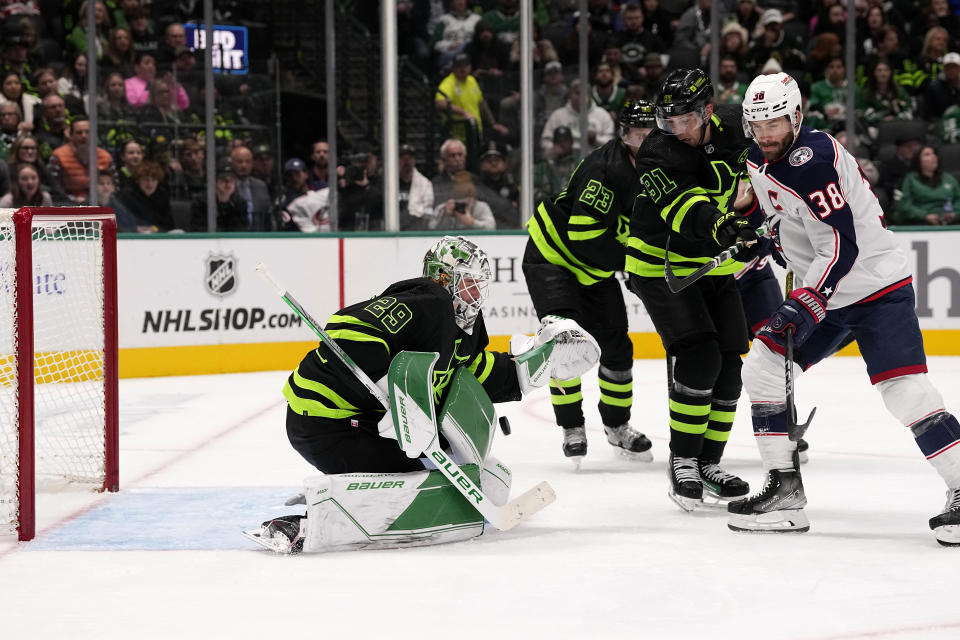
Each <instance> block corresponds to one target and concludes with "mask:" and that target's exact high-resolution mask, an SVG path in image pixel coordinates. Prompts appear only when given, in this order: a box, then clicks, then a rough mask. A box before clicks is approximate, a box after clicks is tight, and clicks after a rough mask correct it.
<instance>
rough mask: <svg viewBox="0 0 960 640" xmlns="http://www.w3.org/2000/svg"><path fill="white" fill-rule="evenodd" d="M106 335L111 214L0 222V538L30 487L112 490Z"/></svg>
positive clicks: (29, 532) (112, 303)
mask: <svg viewBox="0 0 960 640" xmlns="http://www.w3.org/2000/svg"><path fill="white" fill-rule="evenodd" d="M116 327H117V318H116V221H115V219H114V216H113V213H112V212H111V211H110V210H109V209H102V208H95V207H65V208H27V209H19V210H13V209H2V210H0V535H6V534H11V533H13V532H14V531H16V532H17V535H18V537H19V539H20V540H30V539H32V538H33V536H34V533H35V527H36V524H35V521H36V514H35V504H36V490H37V487H41V488H43V489H45V490H48V489H49V490H57V489H63V488H66V487H67V486H69V485H73V484H78V485H92V486H93V488H96V489H107V490H111V491H115V490H116V489H117V485H118V465H117V329H116Z"/></svg>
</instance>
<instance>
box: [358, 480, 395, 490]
mask: <svg viewBox="0 0 960 640" xmlns="http://www.w3.org/2000/svg"><path fill="white" fill-rule="evenodd" d="M404 482H405V480H387V481H386V482H351V483H350V484H348V485H347V491H363V490H364V489H399V488H401V487H403V483H404Z"/></svg>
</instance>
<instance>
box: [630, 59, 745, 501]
mask: <svg viewBox="0 0 960 640" xmlns="http://www.w3.org/2000/svg"><path fill="white" fill-rule="evenodd" d="M712 97H713V86H712V84H711V82H710V79H709V78H708V77H707V75H706V74H705V73H704V72H703V71H701V70H699V69H693V70H683V69H678V70H676V71H673V72H671V73H670V75H668V76H667V78H666V79H665V80H664V83H663V85H662V86H661V88H660V93H659V95H658V97H657V102H656V107H655V110H656V117H657V127H658V129H656V130H654V131H653V132H652V133H651V134H650V135H649V136H648V137H647V139H646V140H645V141H644V144H643V146H642V147H641V148H640V152H639V154H638V156H637V158H638V160H637V172H638V173H639V174H640V179H641V181H642V183H643V187H644V192H643V193H642V194H641V195H640V197H638V198H637V200H636V203H635V205H634V208H633V215H632V217H631V219H630V239H629V243H628V249H627V263H626V268H627V272H628V273H629V274H630V275H629V277H630V288H631V290H632V291H634V292H635V293H636V294H637V295H638V296H639V297H640V299H641V300H642V301H643V303H644V306H645V307H646V309H647V312H648V313H649V314H650V318H651V320H652V321H653V323H654V326H655V327H656V329H657V333H659V334H660V339H661V341H662V342H663V346H664V349H665V350H666V352H667V357H668V358H669V360H670V363H671V365H672V381H671V385H670V390H669V396H670V398H669V403H670V460H669V462H668V465H667V466H668V472H669V476H670V488H669V495H670V497H671V498H673V499H674V500H675V501H676V502H677V504H678V505H680V507H681V508H683V509H685V510H687V511H692V510H693V509H694V508H695V507H696V506H697V505H698V504H701V503H702V502H703V498H704V492H705V491H706V493H707V494H708V497H710V498H711V499H715V500H718V501H722V500H728V499H730V498H734V497H738V496H742V495H745V494H746V493H748V492H749V487H748V485H747V483H746V482H744V481H743V480H741V479H740V478H738V477H736V476H734V475H732V474H730V473H727V472H726V471H724V470H723V469H722V468H721V467H720V466H719V462H720V458H721V456H722V454H723V449H724V446H725V445H726V442H727V439H728V437H729V435H730V429H731V427H732V426H733V419H734V414H735V411H736V407H737V400H738V399H739V397H740V389H741V382H740V366H741V361H740V356H741V354H743V353H746V351H747V348H748V344H747V340H748V333H747V324H746V320H745V318H744V312H743V305H742V304H741V301H740V296H739V294H738V291H737V287H736V284H735V282H734V279H733V276H732V274H733V273H735V272H737V271H738V270H739V269H740V268H741V267H742V266H743V265H742V263H740V262H736V261H734V260H730V261H728V262H726V263H724V264H723V265H721V266H719V267H718V268H717V269H715V270H714V271H713V272H711V273H710V277H705V278H701V279H700V280H699V281H697V282H696V283H695V284H694V285H692V286H690V287H689V288H687V289H684V290H683V291H681V292H680V293H676V294H674V293H672V292H671V291H670V290H669V288H668V287H667V283H666V281H665V279H664V256H665V255H666V250H667V247H668V246H669V251H670V262H671V266H672V267H673V269H674V272H675V274H676V275H678V276H683V275H686V274H689V273H691V272H692V271H693V270H694V269H696V268H697V267H699V266H701V265H702V264H704V263H705V262H707V261H708V260H709V259H710V258H712V257H713V256H714V255H716V254H717V253H719V252H720V251H721V250H722V249H724V248H726V247H729V246H731V245H732V244H734V242H736V241H737V240H738V239H739V240H743V241H745V242H750V243H751V244H752V246H757V233H756V232H755V231H754V230H753V229H752V228H751V226H750V224H749V222H748V221H747V219H746V218H745V217H744V216H742V215H740V214H738V213H737V212H736V211H735V210H734V202H735V200H736V196H737V187H738V182H739V180H740V176H741V174H742V173H743V171H744V168H745V166H744V160H745V159H746V153H747V148H748V147H749V140H747V139H746V137H745V136H744V133H743V126H742V124H741V113H740V107H739V106H733V105H730V106H720V107H717V108H714V105H713V104H712V102H711V100H712ZM668 240H669V245H668ZM750 257H752V256H750ZM748 259H749V258H748Z"/></svg>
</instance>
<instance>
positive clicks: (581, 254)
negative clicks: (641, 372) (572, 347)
mask: <svg viewBox="0 0 960 640" xmlns="http://www.w3.org/2000/svg"><path fill="white" fill-rule="evenodd" d="M654 126H655V124H654V116H653V108H652V106H651V105H650V104H648V103H646V102H642V101H638V102H633V103H629V104H627V105H626V106H625V107H624V108H623V111H622V112H621V114H620V136H619V137H618V138H616V139H614V140H611V141H610V142H608V143H606V144H604V145H603V146H601V147H599V148H598V149H595V150H594V151H592V152H591V153H590V154H589V155H588V156H587V157H586V158H584V159H583V161H582V162H581V163H580V164H579V166H577V168H576V169H575V170H574V172H573V175H572V176H571V177H570V180H569V182H568V183H567V186H566V188H565V189H564V190H563V191H561V192H560V193H559V194H558V195H556V196H555V197H553V198H552V199H550V200H543V201H542V202H540V203H539V204H538V206H537V209H536V211H535V212H534V215H533V217H532V218H531V219H530V221H529V222H528V223H527V229H528V231H529V233H530V239H529V241H528V242H527V248H526V251H525V252H524V256H523V275H524V277H525V278H526V281H527V289H528V290H529V292H530V298H531V299H532V300H533V306H534V308H535V309H536V311H537V316H538V317H539V318H540V319H541V321H543V322H549V321H550V320H551V319H552V318H554V317H562V318H572V319H574V320H576V321H577V322H578V323H579V324H580V325H581V326H582V327H583V328H585V329H586V330H587V331H589V332H590V334H591V335H593V337H594V338H596V340H597V342H598V343H599V344H600V350H601V355H600V370H599V382H600V403H599V408H600V418H601V420H602V421H603V427H604V431H605V433H606V436H607V441H608V442H609V443H610V444H611V445H613V446H615V447H619V448H620V449H622V450H623V452H624V453H625V454H626V455H627V456H629V457H633V458H637V459H640V460H643V461H649V460H652V459H653V458H652V455H651V453H650V447H651V444H650V441H649V440H648V439H647V437H646V436H644V435H643V434H642V433H639V432H637V431H635V430H634V429H633V428H632V427H631V426H630V424H629V420H630V408H631V405H632V401H633V375H632V368H633V344H632V343H631V341H630V336H629V335H628V333H627V314H626V307H625V304H624V299H623V290H622V288H621V284H620V282H619V280H618V279H617V278H616V277H615V273H616V272H617V271H621V270H623V266H624V258H625V255H626V241H627V234H628V225H629V217H630V211H631V208H632V206H633V201H634V199H635V198H636V197H637V194H638V193H639V191H640V183H639V180H638V178H639V176H638V174H637V172H636V170H635V168H634V167H635V164H636V153H637V149H638V148H639V147H640V145H641V144H642V142H643V140H644V138H645V137H646V136H647V134H648V133H649V132H650V130H651V129H652V128H653V127H654ZM550 394H551V400H552V401H553V410H554V414H555V416H556V420H557V424H558V425H560V426H561V427H562V428H563V434H564V437H563V453H564V455H566V456H568V457H570V458H572V459H573V460H574V463H575V464H579V461H580V459H581V458H582V457H583V456H584V455H585V454H586V452H587V439H586V430H585V429H584V416H583V407H582V404H583V397H582V395H581V391H580V379H579V378H577V379H574V380H568V381H564V382H558V381H552V382H551V384H550Z"/></svg>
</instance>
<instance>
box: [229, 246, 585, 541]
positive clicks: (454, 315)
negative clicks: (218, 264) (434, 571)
mask: <svg viewBox="0 0 960 640" xmlns="http://www.w3.org/2000/svg"><path fill="white" fill-rule="evenodd" d="M490 280H491V272H490V266H489V262H488V259H487V256H486V254H485V253H484V252H483V251H482V250H481V249H480V248H479V247H478V246H477V245H476V244H474V243H473V242H471V241H469V240H467V239H465V238H463V237H453V236H444V237H443V238H441V239H440V240H439V241H438V242H437V243H436V244H434V245H433V247H431V248H430V250H429V251H427V253H426V256H425V257H424V262H423V276H422V277H419V278H413V279H409V280H403V281H400V282H396V283H394V284H392V285H390V286H389V287H387V288H386V290H384V291H383V292H382V293H381V294H380V295H378V296H376V297H375V298H373V299H372V300H366V301H363V302H359V303H357V304H354V305H350V306H348V307H346V308H344V309H342V310H340V311H338V312H337V313H335V314H334V315H333V316H331V318H330V320H329V322H328V324H327V326H326V331H325V332H323V331H320V330H318V329H317V328H315V330H317V332H318V334H321V337H322V340H321V342H320V344H319V345H318V347H317V348H316V349H313V350H311V351H310V352H309V353H307V354H306V356H304V358H303V360H302V361H301V362H300V364H299V366H298V367H297V369H296V370H295V371H293V373H291V374H290V376H289V378H288V379H287V382H286V384H285V386H284V388H283V394H284V396H285V397H286V399H287V402H288V407H287V418H286V426H287V436H288V438H289V440H290V443H291V445H293V447H294V449H296V450H297V451H298V452H299V453H300V455H302V456H303V457H304V458H305V459H306V460H307V461H308V462H309V463H310V464H311V465H313V466H314V467H316V468H317V469H318V470H319V471H321V472H322V474H323V475H315V476H310V477H308V478H306V479H305V481H304V492H303V494H302V496H297V497H296V498H295V499H293V500H290V501H288V504H297V503H301V504H305V507H306V513H305V514H303V513H299V514H296V515H288V516H283V517H279V518H274V519H271V520H268V521H266V522H264V523H263V524H262V525H261V526H260V528H259V529H254V530H250V531H245V532H244V535H246V536H247V537H248V538H250V539H252V540H254V541H256V542H257V543H259V544H261V545H263V546H265V547H267V548H269V549H271V550H273V551H276V552H279V553H296V552H300V551H303V552H317V551H332V550H346V549H361V548H370V547H375V548H390V547H404V546H421V545H430V544H438V543H443V542H453V541H458V540H466V539H469V538H473V537H476V536H479V535H481V534H482V533H483V531H484V526H485V523H487V524H490V525H493V526H494V527H495V528H498V529H508V528H510V527H512V526H514V525H515V524H516V523H517V522H519V521H520V520H521V519H522V518H523V517H525V516H527V515H530V514H531V513H533V512H535V511H537V510H539V509H540V508H542V507H543V506H546V505H547V504H549V503H550V502H552V501H553V499H554V495H553V492H552V489H550V487H549V485H547V484H546V483H541V484H540V485H538V486H537V487H535V488H534V489H532V490H530V491H528V492H526V493H524V494H523V495H521V496H519V497H517V498H516V499H514V500H508V498H509V494H510V485H511V480H510V478H511V474H510V469H509V468H508V467H507V466H506V465H505V464H503V463H502V462H500V461H498V460H497V459H495V458H494V457H492V456H490V455H489V454H490V449H491V444H492V441H493V436H494V433H495V431H496V424H497V419H496V410H495V409H494V404H493V403H495V402H509V401H515V400H519V399H520V398H521V396H522V394H524V393H526V392H528V391H529V390H531V389H534V388H536V387H540V386H543V385H546V384H547V383H548V382H549V380H550V379H551V378H556V379H559V380H565V379H570V378H574V377H577V376H580V375H582V374H584V373H585V372H587V371H588V370H589V369H590V368H591V367H593V366H594V365H595V364H596V363H597V360H598V359H599V354H600V350H599V347H598V346H597V343H596V341H595V340H594V339H593V338H592V337H591V336H590V335H589V334H588V333H586V332H585V331H584V330H583V329H582V328H580V327H579V325H577V324H576V323H575V322H573V321H571V320H569V319H563V318H545V319H544V320H543V322H542V323H541V326H540V327H539V329H538V331H537V333H536V335H535V336H533V337H530V338H527V339H521V340H516V339H515V340H514V341H512V342H513V344H514V345H515V346H514V348H513V351H514V353H512V354H508V353H497V352H493V351H487V350H486V346H487V343H488V338H487V332H486V328H485V326H484V320H483V312H482V310H481V307H482V305H483V302H484V300H485V299H486V297H487V294H488V291H489V285H490ZM285 299H286V298H285ZM288 303H290V300H288ZM308 320H309V318H308ZM308 324H309V322H308ZM327 339H329V341H328V340H327ZM364 381H367V383H366V384H365V383H364ZM372 381H377V382H376V384H375V385H374V384H373V383H372Z"/></svg>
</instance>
